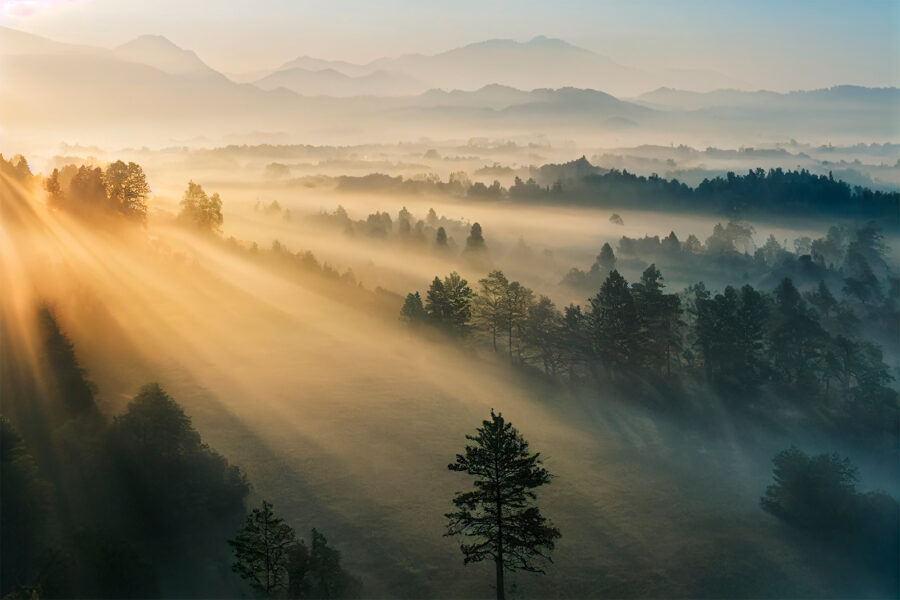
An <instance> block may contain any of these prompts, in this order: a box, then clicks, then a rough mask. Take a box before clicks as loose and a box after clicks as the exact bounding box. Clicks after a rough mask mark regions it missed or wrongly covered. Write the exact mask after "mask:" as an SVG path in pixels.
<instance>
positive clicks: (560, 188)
mask: <svg viewBox="0 0 900 600" xmlns="http://www.w3.org/2000/svg"><path fill="white" fill-rule="evenodd" d="M551 175H552V177H555V179H553V180H552V181H548V183H547V184H542V183H539V182H538V180H536V179H535V178H533V177H529V178H528V179H526V180H523V179H521V178H520V177H518V176H516V177H515V179H514V181H513V184H512V185H510V186H509V187H508V188H504V187H503V186H501V185H500V183H499V182H496V181H495V182H494V184H493V185H491V186H490V187H487V186H485V184H483V183H480V182H479V183H474V184H473V183H471V182H469V181H468V178H467V177H466V178H463V177H459V176H456V177H453V176H451V177H450V178H449V179H448V182H446V183H444V182H441V181H440V179H437V178H427V177H426V178H418V179H404V178H403V177H401V176H395V177H391V176H388V175H383V174H371V175H366V176H363V177H351V176H342V177H339V178H337V189H338V191H346V192H357V191H363V190H364V191H367V192H372V191H380V192H385V193H404V194H425V193H444V194H451V195H456V196H468V197H471V198H474V199H494V200H499V199H502V198H508V199H511V200H515V201H520V202H540V203H549V204H574V205H584V206H591V207H596V208H600V207H602V208H624V207H629V208H632V209H644V210H664V211H679V212H703V213H707V214H715V215H728V216H732V217H750V216H756V217H763V216H779V215H791V216H805V215H810V214H815V215H819V216H829V217H850V218H861V219H877V220H879V221H881V222H882V223H884V225H885V227H886V228H888V229H890V230H896V229H897V228H898V227H900V216H898V215H900V192H896V191H890V192H885V191H880V190H872V189H870V188H868V187H864V186H859V185H857V186H852V185H850V184H849V183H846V182H844V181H841V180H839V179H836V178H835V177H834V176H833V175H832V174H831V173H829V174H828V175H816V174H814V173H811V172H810V171H808V170H806V169H799V170H796V171H792V170H784V169H783V168H780V167H779V168H771V169H769V170H768V171H766V170H764V169H762V168H756V169H749V170H748V171H747V173H746V174H745V175H740V174H736V173H734V172H728V173H727V174H726V175H725V176H724V177H721V176H717V177H714V178H711V179H709V178H708V179H704V180H703V181H702V182H701V183H700V184H698V185H697V186H696V187H691V186H688V185H687V184H685V183H683V182H680V181H678V180H677V179H665V178H663V177H660V176H659V175H657V174H655V173H654V174H651V175H649V176H643V175H636V174H634V173H629V172H628V171H627V170H624V169H623V170H618V169H601V168H599V167H594V166H593V165H590V163H589V162H588V161H587V160H586V159H585V158H584V157H582V158H580V159H578V160H575V161H571V162H569V163H564V164H562V165H544V166H543V167H541V169H540V170H539V171H538V172H537V173H535V177H538V178H539V179H546V178H547V177H550V176H551Z"/></svg>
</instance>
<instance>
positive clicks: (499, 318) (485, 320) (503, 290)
mask: <svg viewBox="0 0 900 600" xmlns="http://www.w3.org/2000/svg"><path fill="white" fill-rule="evenodd" d="M478 285H479V286H480V287H481V289H480V293H479V294H478V296H476V297H475V300H474V302H473V304H472V308H473V311H472V315H473V318H474V320H475V324H476V325H477V326H478V327H479V328H481V329H483V330H485V331H488V332H489V333H490V334H491V344H492V347H493V348H494V352H496V351H497V335H498V333H500V332H501V331H503V330H504V329H505V328H506V327H505V323H506V321H505V319H506V299H507V293H508V291H509V280H508V279H507V278H506V275H504V274H503V271H500V270H494V271H491V272H490V273H488V276H487V277H485V278H484V279H480V280H479V281H478Z"/></svg>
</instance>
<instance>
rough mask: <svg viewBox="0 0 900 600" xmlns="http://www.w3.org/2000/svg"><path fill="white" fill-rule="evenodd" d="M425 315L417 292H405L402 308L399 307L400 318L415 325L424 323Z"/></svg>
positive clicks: (420, 297)
mask: <svg viewBox="0 0 900 600" xmlns="http://www.w3.org/2000/svg"><path fill="white" fill-rule="evenodd" d="M427 316H428V315H427V313H426V312H425V307H424V306H423V305H422V296H420V295H419V292H415V293H410V294H407V295H406V300H404V301H403V308H401V309H400V320H401V321H404V322H405V323H407V324H409V325H413V326H416V325H420V324H422V323H424V322H425V319H426V318H427Z"/></svg>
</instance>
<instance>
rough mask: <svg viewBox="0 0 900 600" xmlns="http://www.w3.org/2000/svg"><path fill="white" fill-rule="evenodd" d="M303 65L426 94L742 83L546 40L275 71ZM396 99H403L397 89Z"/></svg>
mask: <svg viewBox="0 0 900 600" xmlns="http://www.w3.org/2000/svg"><path fill="white" fill-rule="evenodd" d="M297 67H300V68H303V69H306V70H312V71H319V70H322V69H333V70H334V71H337V72H338V73H342V74H344V75H347V76H349V77H360V76H363V75H370V74H372V73H375V72H378V71H389V72H392V73H397V74H400V73H403V74H405V75H406V76H407V77H409V78H410V79H411V80H415V81H419V82H421V86H422V87H421V88H419V89H418V90H415V89H412V90H408V91H403V92H402V93H416V92H422V91H425V90H426V89H428V88H435V87H437V88H444V89H463V90H472V89H478V88H481V87H484V86H486V85H490V84H500V85H506V86H510V87H515V88H520V89H525V90H531V89H536V88H546V87H550V88H561V87H580V88H593V89H602V90H604V91H607V92H610V93H613V94H618V95H630V94H635V93H639V92H640V91H644V90H646V89H649V88H651V87H653V85H654V84H653V83H652V82H657V85H667V83H664V82H669V84H673V85H674V84H676V83H677V85H678V86H679V87H681V88H687V89H701V90H708V89H715V88H718V87H723V86H730V85H735V84H736V83H737V82H735V81H734V80H732V79H730V78H728V77H726V76H724V75H722V74H721V73H716V72H714V71H709V70H702V69H695V70H677V71H676V70H660V71H658V72H647V71H642V70H639V69H635V68H632V67H628V66H624V65H621V64H619V63H617V62H615V61H614V60H612V59H610V58H609V57H606V56H603V55H601V54H597V53H595V52H591V51H590V50H586V49H584V48H580V47H578V46H574V45H572V44H569V43H568V42H566V41H564V40H560V39H553V38H547V37H544V36H537V37H535V38H532V39H531V40H529V41H527V42H518V41H515V40H506V39H496V40H486V41H483V42H477V43H474V44H468V45H466V46H463V47H460V48H454V49H452V50H447V51H446V52H441V53H438V54H434V55H425V54H407V55H403V56H399V57H395V58H387V57H386V58H379V59H376V60H373V61H371V62H369V63H366V64H362V65H360V64H353V63H349V62H346V61H325V60H321V59H316V58H312V57H308V56H302V57H299V58H297V59H295V60H293V61H290V62H288V63H286V64H284V65H282V66H281V67H279V68H278V69H275V70H274V71H273V72H272V73H277V72H283V71H287V70H290V69H293V68H297ZM272 73H270V75H269V76H271V75H272ZM265 79H266V78H263V79H261V80H260V81H264V80H265ZM407 81H408V80H407ZM391 95H397V91H395V92H394V93H392V94H391Z"/></svg>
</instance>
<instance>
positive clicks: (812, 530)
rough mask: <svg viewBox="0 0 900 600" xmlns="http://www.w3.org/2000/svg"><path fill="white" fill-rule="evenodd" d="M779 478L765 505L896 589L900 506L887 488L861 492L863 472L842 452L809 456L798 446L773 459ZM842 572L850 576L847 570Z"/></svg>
mask: <svg viewBox="0 0 900 600" xmlns="http://www.w3.org/2000/svg"><path fill="white" fill-rule="evenodd" d="M772 462H773V463H774V464H775V469H774V478H775V481H774V483H773V484H772V485H770V486H769V487H768V488H767V489H766V492H765V494H764V495H763V496H762V497H761V498H760V505H761V506H762V508H763V510H765V511H766V512H768V513H770V514H772V515H773V516H775V517H777V518H778V519H780V520H781V521H783V522H784V523H785V524H787V525H789V526H790V527H792V528H794V529H796V530H797V531H798V532H800V533H801V534H803V535H805V536H808V537H810V538H812V539H814V540H815V541H816V542H818V543H820V544H823V545H824V546H825V547H827V548H828V549H829V550H830V551H832V552H836V553H839V554H841V555H842V556H843V557H844V564H845V565H847V566H848V567H849V568H848V569H847V570H848V571H849V572H852V571H863V572H866V571H868V572H869V573H871V574H873V575H874V576H875V581H878V582H880V583H881V585H882V586H883V589H879V590H878V592H879V593H887V594H888V595H892V594H896V592H897V585H898V583H900V572H898V569H897V565H898V561H900V506H898V504H897V501H896V500H895V499H894V498H892V497H891V496H889V495H888V494H886V493H885V492H883V491H870V492H865V493H860V492H858V491H857V489H856V486H857V483H858V482H859V473H858V470H857V469H856V467H855V466H854V465H853V464H852V463H851V462H850V460H849V459H848V458H842V457H841V456H839V455H838V454H835V453H831V454H819V455H816V456H809V455H807V454H806V453H804V452H803V451H801V450H799V449H798V448H796V447H794V446H792V447H791V448H789V449H787V450H784V451H782V452H779V453H778V454H776V455H775V457H774V458H773V459H772ZM842 577H845V578H849V579H851V580H852V579H853V577H852V576H851V577H847V573H843V574H842Z"/></svg>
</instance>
